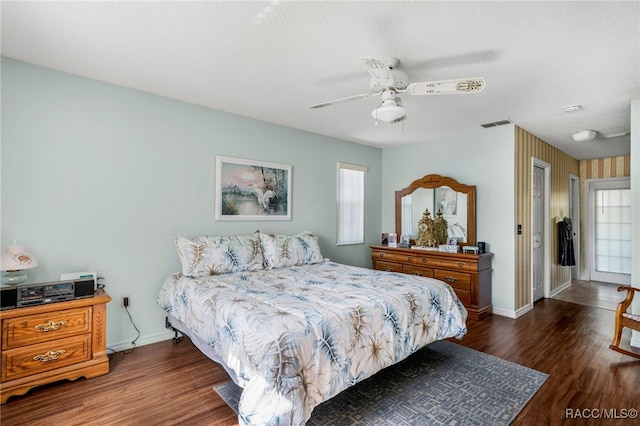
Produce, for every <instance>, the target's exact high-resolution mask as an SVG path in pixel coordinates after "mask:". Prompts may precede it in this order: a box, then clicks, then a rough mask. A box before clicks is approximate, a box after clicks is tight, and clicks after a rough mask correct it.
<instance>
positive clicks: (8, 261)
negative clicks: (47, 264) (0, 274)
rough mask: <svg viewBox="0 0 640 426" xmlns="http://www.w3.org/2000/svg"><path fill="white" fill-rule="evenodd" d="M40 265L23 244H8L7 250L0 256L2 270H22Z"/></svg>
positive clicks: (0, 268)
mask: <svg viewBox="0 0 640 426" xmlns="http://www.w3.org/2000/svg"><path fill="white" fill-rule="evenodd" d="M36 266H38V261H37V260H36V258H35V257H34V256H33V255H32V254H30V253H27V252H26V251H25V249H24V247H23V246H7V251H6V252H4V253H2V257H0V270H2V271H20V270H22V269H31V268H35V267H36Z"/></svg>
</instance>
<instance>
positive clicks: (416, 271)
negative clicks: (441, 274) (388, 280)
mask: <svg viewBox="0 0 640 426" xmlns="http://www.w3.org/2000/svg"><path fill="white" fill-rule="evenodd" d="M402 272H404V273H405V274H411V275H418V276H420V277H429V278H433V269H431V268H421V267H420V266H413V265H406V264H405V265H402Z"/></svg>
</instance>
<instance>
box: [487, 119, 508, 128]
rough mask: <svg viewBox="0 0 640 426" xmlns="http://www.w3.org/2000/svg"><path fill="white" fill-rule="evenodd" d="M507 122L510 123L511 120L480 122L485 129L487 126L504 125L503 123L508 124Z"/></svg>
mask: <svg viewBox="0 0 640 426" xmlns="http://www.w3.org/2000/svg"><path fill="white" fill-rule="evenodd" d="M509 123H511V120H500V121H495V122H493V123H484V124H482V127H484V128H485V129H488V128H489V127H496V126H504V125H505V124H509Z"/></svg>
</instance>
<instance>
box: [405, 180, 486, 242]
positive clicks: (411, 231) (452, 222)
mask: <svg viewBox="0 0 640 426" xmlns="http://www.w3.org/2000/svg"><path fill="white" fill-rule="evenodd" d="M425 209H429V212H430V213H431V217H433V218H435V216H436V212H437V211H438V209H440V211H441V212H442V215H443V217H444V218H445V220H446V221H447V228H448V229H447V234H448V236H449V238H456V239H457V240H458V242H459V243H463V244H464V245H471V246H473V245H475V244H476V187H475V186H473V185H465V184H462V183H458V182H457V181H455V180H454V179H452V178H450V177H446V176H440V175H426V176H424V177H422V178H420V179H416V180H414V181H413V182H411V184H410V185H409V186H407V187H406V188H404V189H401V190H399V191H396V233H397V234H398V238H399V237H400V235H411V240H415V238H416V237H417V235H418V221H419V220H420V218H421V217H422V214H423V213H424V211H425Z"/></svg>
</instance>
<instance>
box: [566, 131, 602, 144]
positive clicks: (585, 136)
mask: <svg viewBox="0 0 640 426" xmlns="http://www.w3.org/2000/svg"><path fill="white" fill-rule="evenodd" d="M597 135H598V132H596V131H595V130H582V131H580V132H576V133H574V134H572V135H571V137H572V138H573V140H574V141H576V142H586V141H592V140H594V139H595V138H596V136H597Z"/></svg>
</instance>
